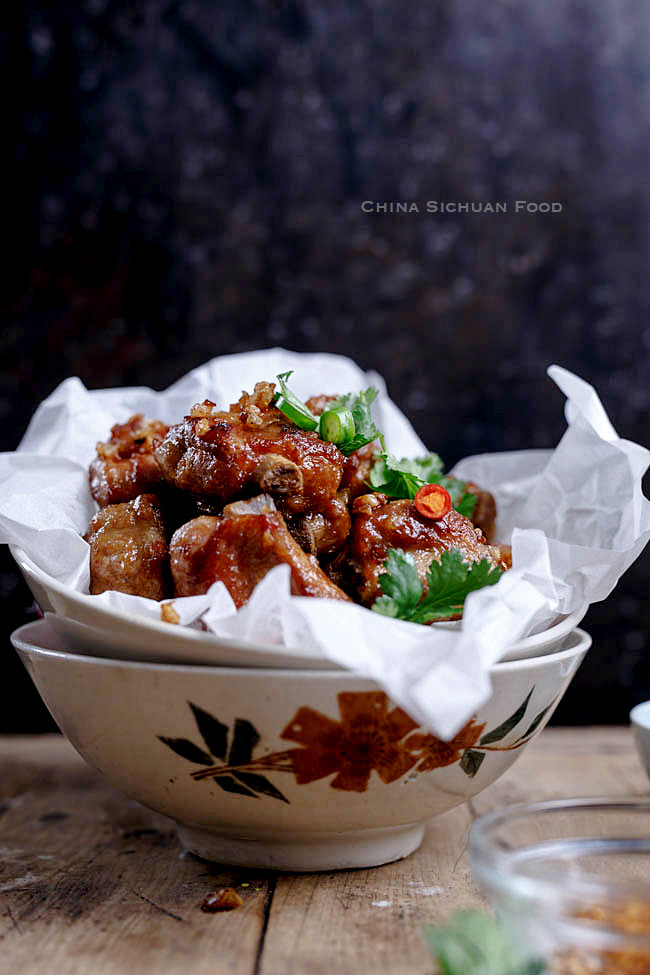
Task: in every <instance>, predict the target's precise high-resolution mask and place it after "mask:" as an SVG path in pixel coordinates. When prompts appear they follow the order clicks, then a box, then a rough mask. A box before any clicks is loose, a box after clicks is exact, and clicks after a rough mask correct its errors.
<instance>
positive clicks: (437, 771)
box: [12, 620, 591, 871]
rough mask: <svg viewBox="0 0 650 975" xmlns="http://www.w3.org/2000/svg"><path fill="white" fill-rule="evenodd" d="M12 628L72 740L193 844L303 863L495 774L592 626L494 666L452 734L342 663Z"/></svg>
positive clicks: (383, 832) (567, 674)
mask: <svg viewBox="0 0 650 975" xmlns="http://www.w3.org/2000/svg"><path fill="white" fill-rule="evenodd" d="M12 642H13V644H14V646H15V647H16V649H17V650H18V652H19V654H20V656H21V658H22V660H23V662H24V664H25V666H26V667H27V669H28V671H29V672H30V674H31V676H32V679H33V680H34V683H35V684H36V687H37V688H38V690H39V692H40V694H41V696H42V697H43V700H44V701H45V703H46V705H47V707H48V708H49V710H50V712H51V713H52V715H53V717H54V719H55V721H56V722H57V723H58V725H59V727H60V728H61V730H62V731H63V733H64V734H65V735H66V736H67V737H68V738H69V740H70V741H71V742H72V744H73V745H74V747H75V748H76V749H77V751H78V752H79V753H80V754H81V755H82V756H83V757H84V758H85V759H86V760H87V761H88V762H89V763H90V764H91V765H93V766H94V767H95V768H97V769H99V770H100V771H101V772H103V773H104V774H105V775H106V776H107V778H108V779H109V780H110V781H111V782H112V783H113V784H114V785H115V786H117V787H118V788H119V789H121V790H122V791H123V792H125V793H127V794H128V795H130V796H133V797H134V798H135V799H138V800H139V801H140V802H142V803H144V804H145V805H146V806H150V807H151V808H152V809H155V810H157V811H158V812H160V813H163V814H164V815H166V816H169V817H171V818H172V819H174V820H176V822H177V823H178V828H179V835H180V838H181V841H182V842H183V843H184V844H185V846H186V847H187V848H189V849H191V850H192V851H194V852H195V853H197V854H199V855H200V856H202V857H205V858H207V859H211V860H216V861H221V862H227V863H233V864H236V865H240V866H249V867H258V868H273V869H280V870H292V871H294V870H329V869H336V868H342V867H367V866H373V865H377V864H380V863H387V862H389V861H391V860H396V859H399V858H400V857H404V856H407V855H408V854H409V853H411V852H412V851H413V850H415V849H416V848H417V847H418V846H419V844H420V842H421V840H422V835H423V831H424V825H425V822H426V821H427V820H428V819H429V818H430V817H431V816H435V815H437V814H439V813H442V812H446V811H447V810H449V809H451V808H453V807H454V806H457V805H459V804H460V803H462V802H464V801H465V800H466V799H469V798H470V797H471V796H473V795H476V794H477V793H478V792H480V791H481V790H482V789H484V788H485V787H486V786H488V785H490V783H492V782H494V781H495V779H497V778H498V777H499V776H500V775H502V774H503V772H505V771H506V769H507V768H509V767H510V765H512V763H513V762H514V760H515V759H516V758H517V756H518V755H520V754H521V753H522V751H523V749H524V748H525V747H526V745H527V744H528V742H529V741H531V740H532V739H533V738H534V737H536V736H537V735H538V734H539V732H540V731H541V730H542V728H543V727H544V725H545V724H546V722H547V721H548V719H549V717H550V716H551V714H552V713H553V710H554V709H555V707H556V706H557V704H558V702H559V700H560V698H561V697H562V694H563V693H564V691H565V690H566V688H567V686H568V684H569V682H570V680H571V678H572V677H573V675H574V673H575V672H576V670H577V668H578V666H579V665H580V663H581V661H582V659H583V657H584V655H585V653H586V652H587V649H588V648H589V646H590V644H591V639H590V637H589V636H588V635H587V634H586V633H584V632H583V631H581V630H575V631H574V632H573V634H571V635H570V637H569V639H568V641H567V646H566V648H565V649H563V650H561V651H558V652H555V653H550V654H546V655H544V656H539V657H534V658H530V659H527V660H518V661H512V662H508V663H500V664H497V665H496V666H494V667H493V668H492V670H491V679H492V684H493V694H492V697H491V699H490V700H489V701H488V702H487V703H486V704H485V705H484V706H483V707H482V708H481V709H480V711H479V712H478V714H477V715H476V716H475V717H474V718H473V719H472V721H470V722H468V724H467V725H466V726H465V728H464V729H463V730H462V731H461V732H460V733H459V734H458V735H457V736H456V738H455V739H453V740H452V741H451V742H450V743H448V744H447V743H444V742H441V741H439V740H438V739H437V738H435V737H434V736H432V735H430V734H428V733H427V732H426V730H425V729H422V728H418V727H417V725H416V723H415V722H414V721H412V720H411V719H410V718H409V717H408V716H407V715H406V714H405V713H404V712H403V711H401V710H400V709H399V708H396V707H395V705H393V704H392V703H391V702H390V701H389V700H388V698H387V696H386V694H385V693H384V692H383V691H382V690H381V688H380V687H379V686H378V685H377V684H376V683H374V682H373V681H370V680H365V679H362V678H360V677H357V676H355V675H354V674H351V673H348V672H346V671H340V670H322V671H305V670H283V671H280V670H264V669H254V668H227V667H202V666H186V665H178V664H177V665H170V664H160V663H156V664H152V663H141V662H140V663H137V662H133V661H123V660H116V659H107V658H102V657H90V656H83V655H75V654H71V653H67V652H65V651H64V650H63V649H62V647H61V644H60V642H59V640H58V638H57V636H56V634H55V633H54V632H53V631H52V628H51V626H50V624H49V622H48V621H47V620H40V621H38V622H36V623H29V624H27V625H26V626H23V627H21V628H20V629H19V630H17V631H16V632H15V633H14V634H13V636H12ZM206 772H207V774H205V773H206ZM193 773H194V775H193ZM202 773H203V774H204V775H205V777H204V778H197V777H196V775H197V774H198V775H199V776H201V774H202Z"/></svg>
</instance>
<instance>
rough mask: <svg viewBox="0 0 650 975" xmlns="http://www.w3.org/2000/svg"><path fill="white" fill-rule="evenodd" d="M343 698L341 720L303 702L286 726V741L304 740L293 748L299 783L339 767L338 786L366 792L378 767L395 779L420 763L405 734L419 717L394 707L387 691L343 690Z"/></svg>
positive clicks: (383, 774) (383, 776)
mask: <svg viewBox="0 0 650 975" xmlns="http://www.w3.org/2000/svg"><path fill="white" fill-rule="evenodd" d="M338 702H339V711H340V715H341V720H340V721H333V720H332V718H328V717H327V715H325V714H321V712H320V711H315V710H313V708H307V707H302V708H299V710H298V711H297V712H296V714H295V715H294V717H293V719H292V720H291V721H290V722H289V724H288V725H287V727H286V728H285V729H284V731H283V732H282V735H281V737H282V738H284V739H285V740H286V741H296V742H298V743H299V744H300V745H302V746H303V747H302V748H292V749H290V751H289V752H287V755H290V756H291V760H292V762H293V772H294V775H295V776H296V782H297V784H298V785H305V784H307V783H309V782H315V781H316V780H317V779H323V778H325V777H326V776H328V775H332V774H334V773H335V772H336V777H335V778H334V779H333V780H332V782H331V783H330V784H331V786H332V788H333V789H343V790H345V791H347V792H365V791H366V789H367V788H368V782H369V780H370V773H371V772H372V770H373V769H374V770H375V772H377V774H378V775H379V777H380V779H381V780H382V782H386V783H389V782H395V781H396V780H397V779H399V778H401V776H402V775H404V774H405V772H408V770H409V769H410V768H412V767H413V765H415V763H416V762H417V761H418V759H419V757H420V756H419V755H413V754H411V751H410V750H409V749H408V748H407V747H405V744H404V743H403V741H402V739H403V738H404V737H405V735H408V734H409V733H410V732H411V731H413V730H414V729H415V728H417V722H415V721H413V719H412V718H410V717H409V716H408V714H406V713H405V712H404V711H402V709H401V708H393V710H392V711H389V710H388V697H387V696H386V694H384V692H383V691H368V692H361V693H342V694H339V695H338ZM416 737H418V736H416ZM419 737H420V738H423V737H429V736H422V735H420V736H419Z"/></svg>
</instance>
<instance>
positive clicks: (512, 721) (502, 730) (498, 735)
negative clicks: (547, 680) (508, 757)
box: [479, 687, 541, 745]
mask: <svg viewBox="0 0 650 975" xmlns="http://www.w3.org/2000/svg"><path fill="white" fill-rule="evenodd" d="M534 690H535V688H534V687H533V688H532V689H531V691H530V693H529V694H528V697H527V698H526V700H525V701H524V703H523V704H521V705H520V707H518V708H517V710H516V711H515V713H514V714H511V715H510V717H509V718H508V719H507V720H506V721H504V722H503V724H500V725H499V726H498V728H495V729H494V731H488V733H487V735H483V737H482V738H481V740H480V742H479V745H492V744H493V743H494V742H495V741H501V739H502V738H505V736H506V735H507V734H508V732H509V731H512V729H513V728H515V727H516V726H517V725H518V724H519V722H520V721H521V719H522V718H523V716H524V714H525V713H526V708H527V707H528V702H529V701H530V699H531V697H532V694H533V691H534ZM540 720H541V719H540Z"/></svg>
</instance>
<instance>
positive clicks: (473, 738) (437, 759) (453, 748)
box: [404, 718, 485, 772]
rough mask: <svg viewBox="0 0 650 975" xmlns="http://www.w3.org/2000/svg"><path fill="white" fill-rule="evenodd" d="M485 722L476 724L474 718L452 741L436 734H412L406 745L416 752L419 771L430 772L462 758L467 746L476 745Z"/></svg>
mask: <svg viewBox="0 0 650 975" xmlns="http://www.w3.org/2000/svg"><path fill="white" fill-rule="evenodd" d="M484 728H485V725H484V724H476V723H475V721H474V718H472V720H471V721H468V723H467V724H466V725H465V726H464V727H463V728H461V729H460V731H459V732H458V734H457V735H456V737H455V738H452V739H451V741H441V740H440V738H436V736H435V735H411V737H410V738H408V739H407V740H406V741H405V743H404V747H405V748H408V749H409V751H411V752H416V753H417V757H416V761H418V760H420V764H419V765H418V767H417V770H416V771H418V772H430V771H431V770H432V769H434V768H444V766H445V765H453V764H454V762H457V761H458V760H459V759H460V756H461V753H462V752H463V751H464V750H465V749H466V748H471V747H472V745H475V744H476V742H477V741H478V740H479V738H480V737H481V735H482V734H483V730H484Z"/></svg>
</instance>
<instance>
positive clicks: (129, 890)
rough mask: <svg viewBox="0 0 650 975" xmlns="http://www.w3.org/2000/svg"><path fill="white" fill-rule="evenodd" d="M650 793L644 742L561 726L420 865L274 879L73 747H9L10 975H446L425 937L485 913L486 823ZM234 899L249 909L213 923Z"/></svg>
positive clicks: (45, 743)
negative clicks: (470, 834) (475, 844)
mask: <svg viewBox="0 0 650 975" xmlns="http://www.w3.org/2000/svg"><path fill="white" fill-rule="evenodd" d="M649 791H650V785H649V783H648V780H647V778H646V776H645V773H644V772H643V769H642V768H641V765H640V763H639V760H638V758H637V755H636V752H635V750H634V745H633V741H632V735H631V733H630V731H629V729H626V728H611V729H600V728H589V729H547V730H546V731H545V732H544V733H543V734H542V735H541V736H540V738H538V739H537V740H536V741H535V742H533V743H532V744H531V745H530V746H529V747H528V748H527V749H526V751H525V753H524V754H523V755H522V757H521V760H520V761H519V762H517V763H516V764H515V766H514V767H513V768H512V769H511V770H510V771H509V772H508V773H507V774H506V775H505V776H504V777H503V778H502V779H500V780H499V781H498V782H497V783H495V784H494V785H492V786H490V787H489V788H488V789H486V790H485V792H483V793H482V794H481V795H480V796H477V797H476V799H475V800H473V801H472V803H470V804H467V805H465V806H462V807H460V808H459V809H457V810H454V811H452V812H450V813H448V814H446V815H445V816H441V817H439V818H437V819H435V820H431V822H430V824H429V826H428V828H427V832H426V837H425V841H424V844H423V845H422V847H421V848H420V850H418V851H417V852H416V853H414V854H413V855H412V856H410V857H408V858H407V859H406V860H403V861H401V862H399V863H396V864H391V865H388V866H385V867H378V868H375V869H372V870H347V871H341V872H338V873H323V874H307V875H300V874H293V875H292V874H279V875H275V874H272V873H267V872H264V871H246V870H239V869H235V868H227V867H219V866H211V865H209V864H206V863H204V862H202V861H200V860H198V859H197V858H195V857H193V856H185V855H183V854H182V853H181V850H180V847H179V845H178V841H177V840H176V837H175V834H174V831H173V827H172V825H171V823H170V822H169V821H168V820H166V819H164V818H163V817H161V816H157V815H156V814H155V813H151V812H149V811H148V810H146V809H143V808H142V807H141V806H139V805H138V804H137V803H135V802H133V801H131V800H129V799H127V798H125V797H124V796H121V795H120V794H119V793H117V792H115V790H113V789H112V788H111V787H110V786H108V785H107V784H106V783H104V781H103V780H102V779H101V777H100V776H99V775H97V774H96V773H95V772H93V771H91V770H90V769H89V768H88V767H87V766H86V765H85V764H84V763H83V761H82V760H81V759H80V758H79V757H78V756H77V755H76V753H75V752H74V751H73V749H72V748H71V746H70V745H68V743H67V742H66V741H65V740H63V739H62V738H59V737H57V736H47V737H34V738H11V737H5V738H0V972H1V973H2V975H5V972H6V973H9V972H15V971H18V972H20V973H21V975H57V973H59V972H61V973H65V975H91V973H92V975H118V973H120V975H122V973H124V975H128V973H131V972H140V971H144V972H147V971H149V972H151V973H152V975H181V973H182V975H185V973H187V972H192V975H195V973H196V975H203V973H206V975H207V973H210V975H226V973H227V975H285V973H296V975H303V973H304V975H307V973H310V975H311V973H314V975H318V973H321V972H323V973H325V972H327V973H328V975H348V973H349V972H354V973H355V975H371V973H372V975H376V972H378V971H381V972H382V973H387V975H392V973H395V975H397V973H406V975H431V971H432V964H431V960H430V956H429V955H428V952H427V950H426V948H425V945H424V942H423V939H422V929H423V926H424V924H425V923H426V922H429V921H434V922H435V921H441V920H444V919H446V918H447V916H448V915H449V914H450V913H451V912H452V911H453V910H454V908H456V907H459V906H468V905H470V904H476V903H480V897H479V894H478V892H477V890H476V888H475V887H474V884H473V882H472V879H471V874H470V870H469V860H468V856H467V851H466V838H467V829H468V827H469V825H470V823H471V821H472V818H473V817H474V816H476V815H478V814H480V813H482V812H486V811H487V810H489V809H493V808H497V807H499V806H503V805H508V804H510V803H512V802H518V801H523V800H529V799H541V798H552V797H556V796H569V795H595V794H608V795H615V796H645V797H647V796H648V793H649ZM220 886H233V887H235V888H236V889H237V890H238V891H239V893H240V894H241V895H242V897H243V899H244V906H243V907H241V908H239V909H237V910H235V911H232V912H229V913H226V914H216V915H208V914H205V913H203V912H202V911H201V910H200V904H201V902H202V900H203V898H204V897H205V895H206V894H207V893H209V892H210V891H211V890H213V889H214V888H215V887H220Z"/></svg>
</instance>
